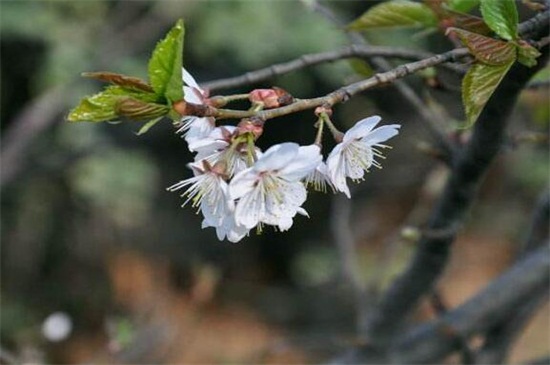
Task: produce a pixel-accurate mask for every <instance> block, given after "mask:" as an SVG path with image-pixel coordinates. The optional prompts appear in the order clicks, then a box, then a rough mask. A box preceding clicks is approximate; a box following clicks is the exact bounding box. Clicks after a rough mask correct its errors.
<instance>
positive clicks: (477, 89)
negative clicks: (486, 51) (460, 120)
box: [462, 60, 515, 127]
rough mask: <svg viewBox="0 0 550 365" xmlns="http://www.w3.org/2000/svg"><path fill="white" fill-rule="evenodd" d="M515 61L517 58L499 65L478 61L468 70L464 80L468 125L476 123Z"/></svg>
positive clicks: (463, 94)
mask: <svg viewBox="0 0 550 365" xmlns="http://www.w3.org/2000/svg"><path fill="white" fill-rule="evenodd" d="M514 62H515V60H514V61H511V62H509V63H507V64H504V65H499V66H491V65H485V64H482V63H476V64H474V65H473V66H472V67H471V68H470V69H469V70H468V72H467V73H466V76H464V79H463V80H462V103H463V104H464V109H465V112H466V127H470V126H472V125H473V124H474V123H475V121H476V120H477V118H478V117H479V114H481V111H482V110H483V107H485V104H486V103H487V101H488V100H489V98H490V97H491V95H493V92H494V91H495V89H496V88H497V86H498V85H499V84H500V82H501V81H502V79H503V78H504V76H505V75H506V73H507V72H508V70H509V69H510V67H511V66H512V65H513V64H514Z"/></svg>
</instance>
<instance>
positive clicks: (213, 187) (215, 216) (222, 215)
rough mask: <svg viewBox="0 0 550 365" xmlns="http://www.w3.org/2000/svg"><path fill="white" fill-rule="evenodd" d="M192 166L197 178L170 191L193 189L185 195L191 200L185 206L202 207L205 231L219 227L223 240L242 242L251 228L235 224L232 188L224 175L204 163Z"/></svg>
mask: <svg viewBox="0 0 550 365" xmlns="http://www.w3.org/2000/svg"><path fill="white" fill-rule="evenodd" d="M189 166H190V167H191V168H192V169H193V171H194V172H195V176H194V177H192V178H189V179H186V180H182V181H180V182H179V183H177V184H174V185H172V186H171V187H169V188H168V190H169V191H176V190H179V189H182V188H184V187H186V186H189V188H188V189H187V190H186V191H185V192H184V193H183V194H182V196H186V197H187V199H186V201H185V202H184V203H183V206H184V205H186V204H187V203H188V202H189V201H192V202H193V203H192V204H193V206H194V207H200V208H199V209H200V211H201V212H202V214H203V216H204V220H203V222H202V228H206V227H214V228H216V234H217V236H218V239H219V240H220V241H223V240H224V239H225V238H226V237H227V239H228V240H229V241H231V242H238V241H240V240H241V239H242V238H243V237H244V236H246V235H247V234H248V231H249V229H247V228H246V227H244V226H241V225H237V224H236V222H235V202H234V201H233V200H231V199H229V186H228V184H227V182H225V180H224V174H223V173H222V172H221V171H216V170H217V167H216V166H214V167H210V164H208V162H205V161H204V160H203V161H201V162H200V163H193V164H189Z"/></svg>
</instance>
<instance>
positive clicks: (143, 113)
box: [115, 97, 170, 120]
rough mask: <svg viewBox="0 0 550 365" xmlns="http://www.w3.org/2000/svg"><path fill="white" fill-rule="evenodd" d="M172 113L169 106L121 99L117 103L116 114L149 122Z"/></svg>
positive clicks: (127, 98) (128, 98)
mask: <svg viewBox="0 0 550 365" xmlns="http://www.w3.org/2000/svg"><path fill="white" fill-rule="evenodd" d="M168 111H170V107H168V106H167V105H162V104H157V103H147V102H144V101H141V100H137V99H134V98H132V97H121V98H119V99H118V100H117V101H116V104H115V112H116V113H117V115H119V116H121V117H125V118H128V119H132V120H147V119H152V118H158V117H162V116H164V115H166V114H167V113H168Z"/></svg>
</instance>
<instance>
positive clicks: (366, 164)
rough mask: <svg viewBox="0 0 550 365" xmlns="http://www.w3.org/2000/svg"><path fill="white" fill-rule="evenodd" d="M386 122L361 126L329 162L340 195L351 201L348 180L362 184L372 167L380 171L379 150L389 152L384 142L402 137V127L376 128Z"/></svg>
mask: <svg viewBox="0 0 550 365" xmlns="http://www.w3.org/2000/svg"><path fill="white" fill-rule="evenodd" d="M381 119H382V118H380V117H379V116H372V117H369V118H365V119H363V120H360V121H359V122H357V123H356V124H355V125H354V126H353V127H352V128H350V129H349V130H348V131H347V132H346V133H345V134H344V137H343V139H342V142H340V143H338V144H337V145H336V147H334V149H333V150H332V152H331V153H330V155H329V156H328V158H327V168H328V175H329V176H330V179H331V181H332V184H333V185H334V187H335V188H336V190H337V191H341V192H343V193H344V194H346V196H347V197H348V198H350V197H351V196H350V191H349V188H348V185H347V182H346V177H349V178H351V179H353V180H361V179H362V178H363V176H364V173H365V171H367V172H368V171H369V168H370V167H371V166H375V167H378V168H380V167H381V165H380V163H378V162H377V161H376V160H375V158H376V157H380V158H383V156H382V153H381V152H380V150H379V148H386V147H388V146H385V145H383V144H381V142H384V141H387V140H388V139H390V138H392V137H393V136H395V135H397V134H398V133H399V131H398V129H399V128H400V127H401V126H400V125H399V124H391V125H385V126H382V127H378V128H374V127H375V126H376V124H378V122H380V120H381Z"/></svg>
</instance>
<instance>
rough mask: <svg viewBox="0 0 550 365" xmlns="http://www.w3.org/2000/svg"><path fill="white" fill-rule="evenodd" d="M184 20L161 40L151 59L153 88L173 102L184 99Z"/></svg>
mask: <svg viewBox="0 0 550 365" xmlns="http://www.w3.org/2000/svg"><path fill="white" fill-rule="evenodd" d="M183 36H184V28H183V20H182V19H180V20H178V22H177V23H176V25H175V26H174V27H173V28H172V29H171V30H170V31H169V32H168V34H167V35H166V37H165V38H164V39H163V40H161V41H160V42H159V43H158V44H157V46H156V47H155V50H154V51H153V54H152V55H151V59H150V60H149V66H148V71H149V79H150V81H151V85H152V86H153V90H155V92H156V93H157V95H159V96H163V97H165V98H166V99H168V100H169V101H171V102H174V101H178V100H181V99H183V81H182V71H181V68H182V64H183Z"/></svg>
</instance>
